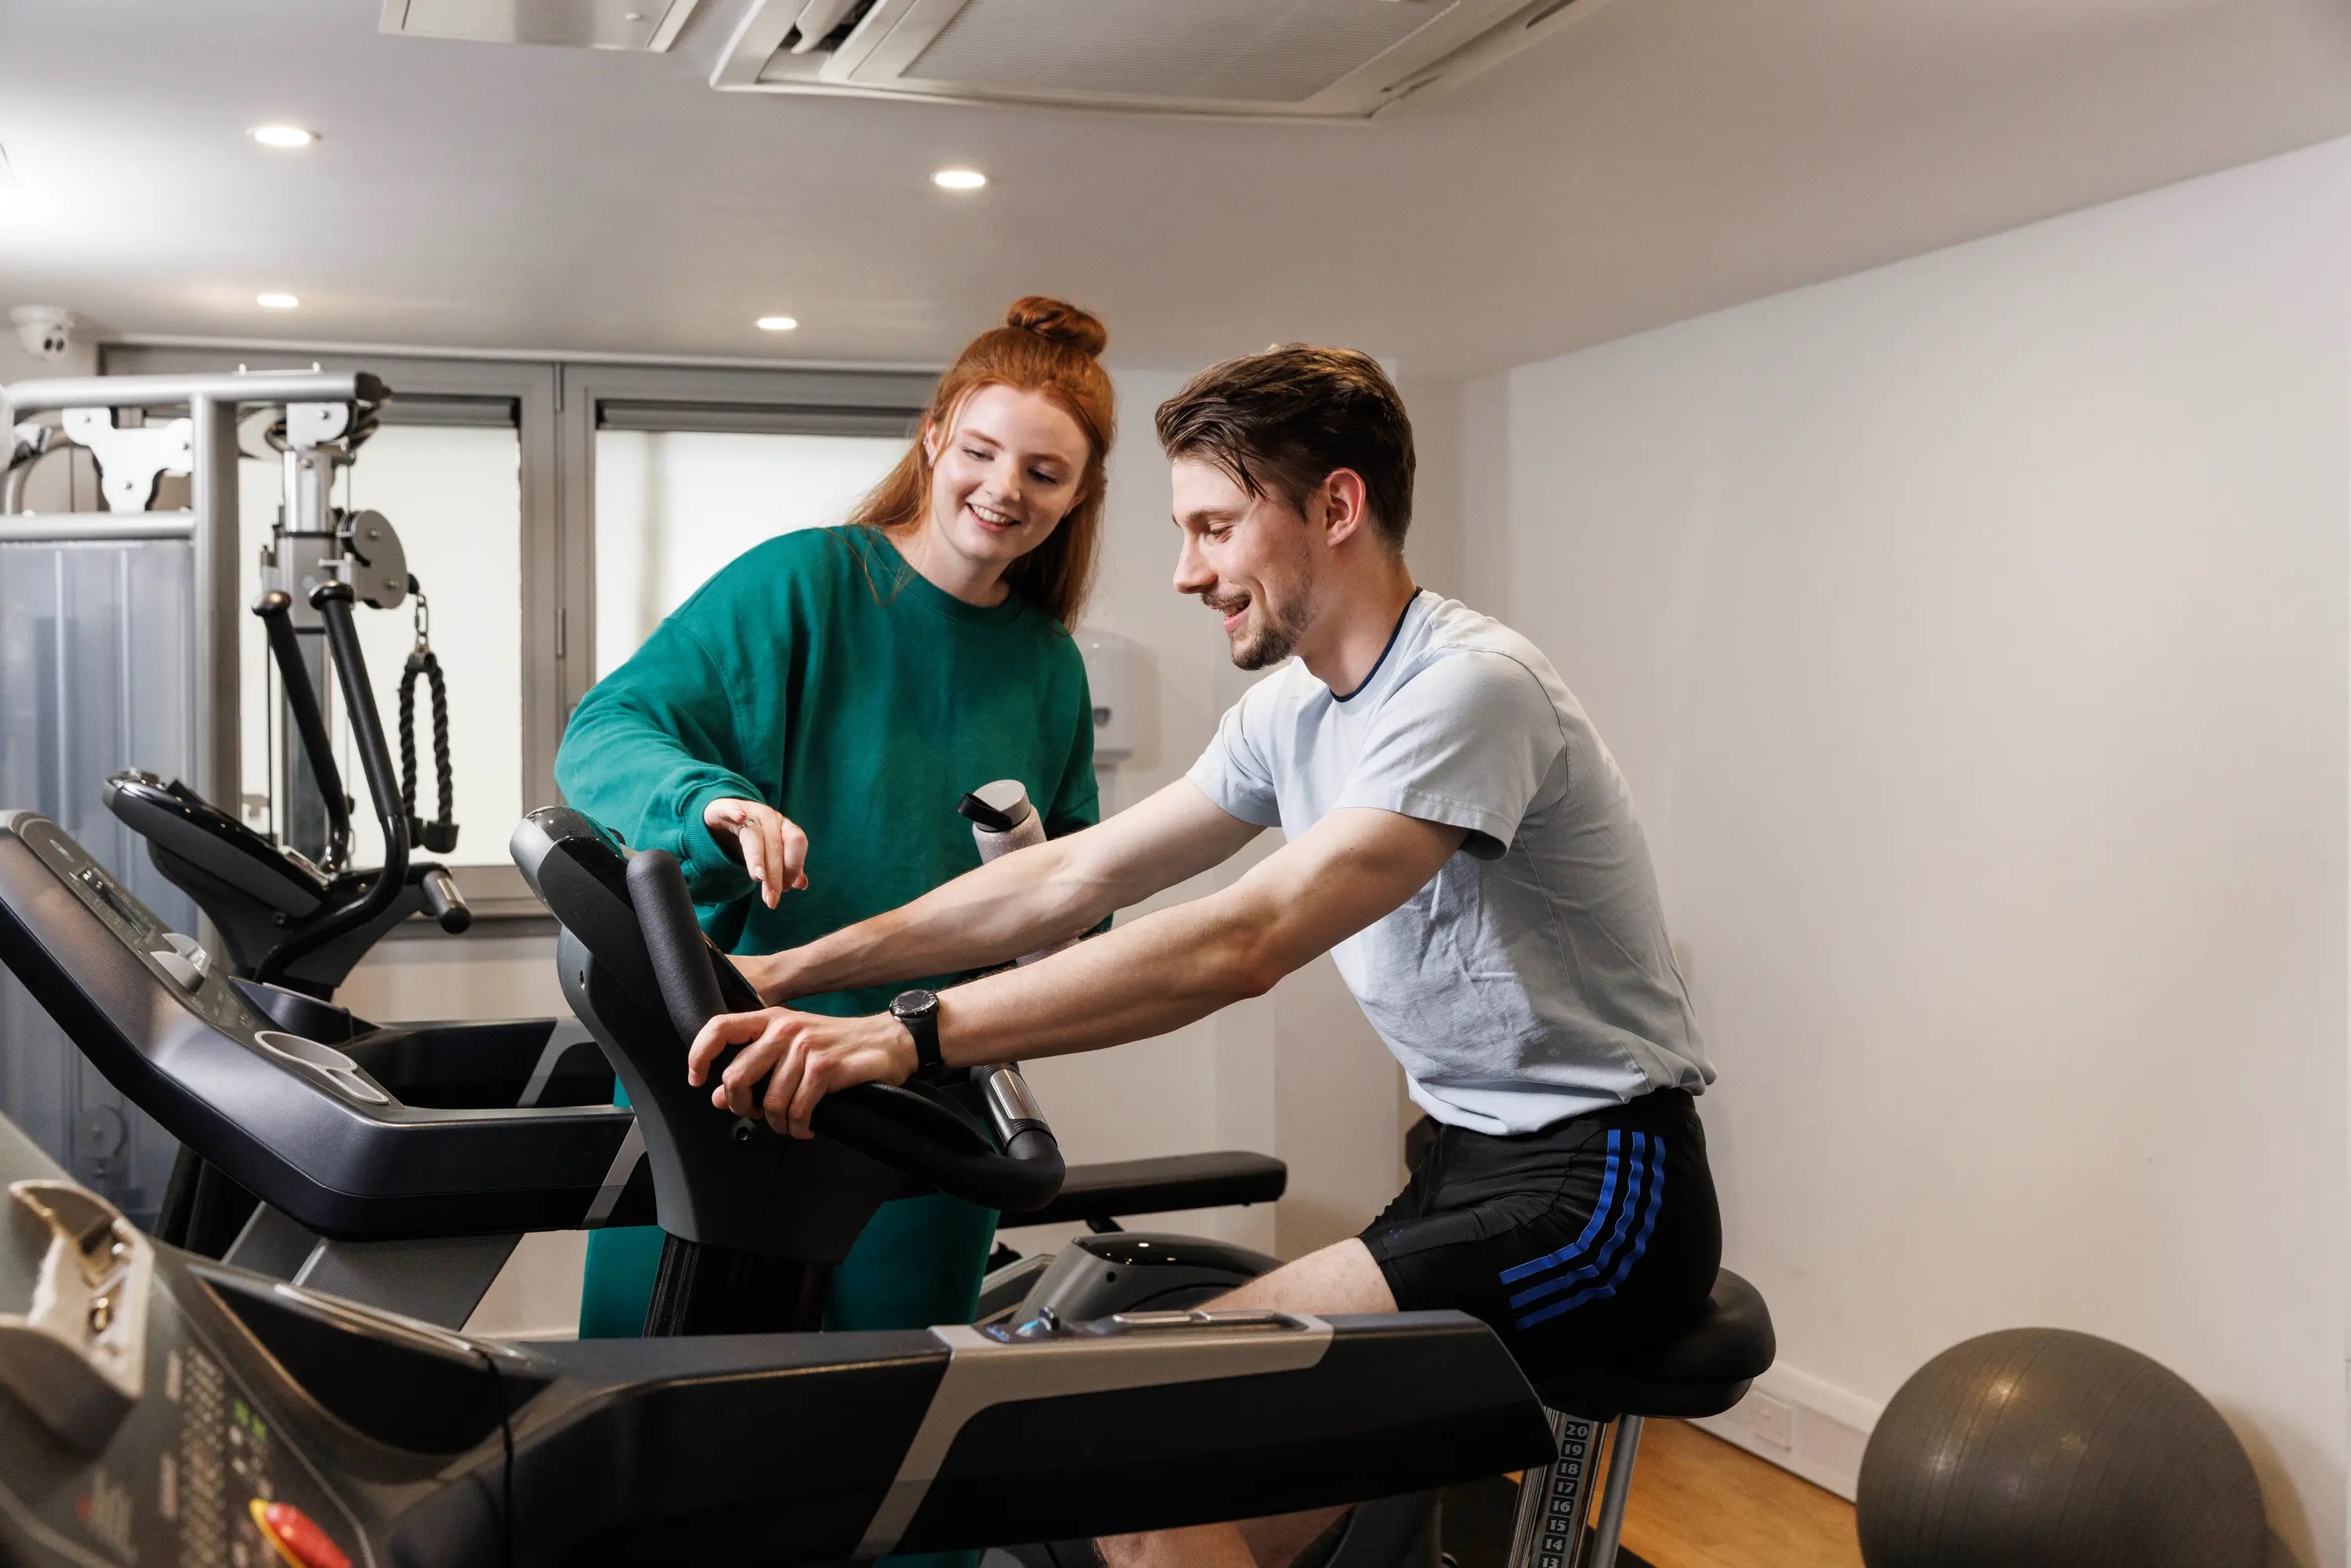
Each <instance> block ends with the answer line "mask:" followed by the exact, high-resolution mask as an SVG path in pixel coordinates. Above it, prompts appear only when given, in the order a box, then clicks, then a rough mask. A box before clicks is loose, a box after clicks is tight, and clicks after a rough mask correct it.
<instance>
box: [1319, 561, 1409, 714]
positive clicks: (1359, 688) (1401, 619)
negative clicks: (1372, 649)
mask: <svg viewBox="0 0 2351 1568" xmlns="http://www.w3.org/2000/svg"><path fill="white" fill-rule="evenodd" d="M1426 592H1427V590H1426V589H1425V588H1416V589H1415V590H1413V594H1412V597H1411V598H1410V599H1407V600H1405V601H1404V608H1403V609H1402V610H1399V611H1397V612H1396V623H1395V627H1394V628H1393V629H1392V630H1391V631H1390V632H1388V641H1387V645H1386V646H1385V647H1384V648H1382V649H1381V650H1380V656H1379V657H1378V658H1376V659H1374V660H1373V661H1372V667H1371V668H1370V669H1368V670H1366V671H1364V678H1363V679H1362V680H1360V681H1357V682H1356V683H1355V689H1354V690H1353V691H1352V692H1348V693H1345V694H1343V695H1342V694H1341V693H1338V692H1332V694H1331V700H1332V701H1333V702H1343V703H1346V702H1353V701H1354V700H1355V699H1356V698H1357V697H1359V696H1362V695H1364V692H1365V691H1366V690H1368V689H1369V688H1370V686H1371V684H1372V683H1373V682H1374V681H1375V680H1377V679H1379V674H1380V666H1381V665H1383V664H1386V663H1387V662H1388V655H1389V654H1390V653H1394V652H1395V645H1396V639H1397V638H1399V637H1401V636H1403V635H1404V623H1405V617H1407V616H1409V615H1410V614H1411V613H1412V607H1413V606H1414V605H1416V604H1417V603H1419V602H1420V596H1421V595H1422V594H1424V593H1426Z"/></svg>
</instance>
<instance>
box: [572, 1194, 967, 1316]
mask: <svg viewBox="0 0 2351 1568" xmlns="http://www.w3.org/2000/svg"><path fill="white" fill-rule="evenodd" d="M995 1240H996V1211H995V1210H994V1209H992V1208H982V1207H979V1206H978V1205H977V1204H975V1203H966V1202H965V1201H964V1200H963V1199H962V1198H959V1197H947V1196H946V1195H945V1194H944V1193H933V1194H932V1195H931V1196H930V1197H907V1198H901V1199H899V1200H898V1201H897V1202H895V1203H885V1204H883V1206H882V1207H880V1208H879V1209H877V1210H876V1211H875V1212H874V1215H873V1218H872V1219H870V1220H868V1221H866V1223H865V1228H864V1230H862V1232H860V1233H859V1235H858V1238H857V1244H856V1245H855V1246H854V1247H852V1248H851V1249H849V1256H848V1257H847V1258H846V1259H844V1260H842V1261H841V1267H840V1268H838V1269H836V1270H833V1273H832V1293H831V1296H830V1297H828V1298H827V1299H826V1301H825V1304H824V1326H825V1327H826V1328H828V1329H921V1328H928V1327H930V1326H931V1325H932V1324H933V1323H967V1322H971V1315H972V1313H973V1312H977V1310H978V1308H979V1279H980V1276H981V1275H982V1274H983V1273H985V1272H986V1271H987V1253H988V1249H989V1248H990V1247H991V1246H993V1245H994V1243H995ZM661 1250H662V1233H661V1230H660V1228H658V1227H656V1226H652V1225H632V1226H628V1227H625V1228H618V1229H611V1230H591V1231H590V1232H589V1233H588V1277H587V1279H586V1281H584V1283H583V1285H582V1288H581V1290H580V1338H581V1339H634V1338H635V1337H636V1336H637V1335H638V1334H640V1333H643V1332H644V1326H645V1308H646V1306H647V1305H648V1304H649V1303H650V1302H651V1301H653V1271H654V1270H655V1269H656V1268H657V1267H658V1266H659V1265H660V1263H661Z"/></svg>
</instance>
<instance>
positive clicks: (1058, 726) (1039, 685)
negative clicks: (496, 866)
mask: <svg viewBox="0 0 2351 1568" xmlns="http://www.w3.org/2000/svg"><path fill="white" fill-rule="evenodd" d="M555 777H556V782H557V783H558V784H559V785H560V786H561V787H562V789H563V793H564V797H565V799H567V800H569V802H570V803H571V804H572V805H573V806H575V807H577V808H579V809H580V810H582V811H584V812H586V813H587V814H588V815H589V816H590V817H593V818H595V819H596V820H597V821H600V822H601V823H603V824H604V825H605V826H606V827H609V828H611V829H612V830H613V831H616V832H618V833H620V834H621V836H622V838H624V839H626V840H627V841H628V842H629V844H630V845H631V846H632V848H636V849H664V850H667V851H669V852H671V853H673V854H674V855H676V856H677V858H678V862H679V863H680V864H681V865H682V866H683V867H684V872H685V880H686V885H687V886H688V887H689V888H691V889H692V890H693V893H694V896H695V902H696V904H698V905H699V906H700V914H701V917H702V924H703V928H704V929H705V930H706V931H708V932H709V933H710V935H711V937H712V939H713V940H715V941H716V942H717V943H718V945H719V946H722V947H725V948H726V949H728V950H729V951H731V952H736V953H768V952H774V951H776V950H778V949H779V948H784V947H790V946H798V945H799V944H801V943H803V942H808V941H810V940H812V939H813V938H815V937H818V936H823V935H825V934H826V933H828V932H831V931H833V930H836V929H838V928H840V927H841V926H843V925H850V924H852V922H855V921H858V920H862V919H864V918H866V917H867V916H868V915H878V914H881V913H882V912H883V911H884V910H889V909H894V908H896V907H897V906H898V905H900V904H904V903H905V902H907V901H908V900H909V899H913V898H916V897H919V896H920V895H922V894H925V893H927V892H929V891H930V890H931V889H932V888H935V887H936V886H938V885H939V884H940V883H945V882H946V881H948V880H950V879H952V878H954V877H956V876H958V875H960V874H962V873H965V872H967V871H969V870H971V869H972V868H973V867H975V866H977V864H978V863H979V852H978V849H977V846H976V845H975V844H974V843H973V841H972V836H971V824H970V823H969V822H967V821H965V820H964V819H963V818H962V817H961V816H959V815H957V814H956V809H955V808H956V801H957V800H961V799H962V798H963V795H964V793H965V792H966V791H967V790H970V789H977V788H978V787H979V786H981V785H983V784H986V783H988V782H989V781H991V780H993V779H1019V780H1020V782H1021V783H1022V784H1024V785H1026V786H1027V787H1028V790H1029V799H1030V800H1034V801H1036V802H1037V806H1038V809H1039V810H1040V811H1042V812H1044V814H1045V831H1047V832H1048V833H1050V834H1055V835H1058V834H1061V833H1065V832H1069V831H1072V830H1074V829H1077V828H1081V827H1084V826H1086V825H1087V824H1089V823H1092V822H1093V821H1097V820H1098V819H1099V817H1100V815H1101V809H1100V806H1099V803H1098V800H1097V797H1096V794H1095V790H1094V774H1093V718H1092V706H1091V702H1090V699H1089V697H1088V695H1087V692H1086V674H1085V666H1084V664H1083V663H1082V662H1081V659H1080V658H1079V655H1078V647H1077V643H1075V641H1074V640H1072V639H1071V636H1070V635H1069V633H1068V632H1065V631H1064V630H1063V629H1062V628H1061V625H1060V624H1059V623H1058V622H1055V621H1054V620H1053V619H1052V618H1051V617H1050V616H1049V615H1046V614H1044V613H1043V612H1040V611H1039V610H1037V609H1035V608H1034V607H1032V606H1031V605H1029V603H1028V601H1025V600H1023V599H1022V598H1021V597H1020V596H1019V594H1017V593H1016V594H1013V595H1011V596H1010V597H1008V598H1007V599H1006V600H1005V601H1004V602H1003V603H1002V604H999V605H997V606H995V607H994V608H991V609H981V608H979V607H978V606H976V605H971V604H966V603H964V602H963V601H961V600H959V599H956V597H955V596H954V595H952V594H949V593H947V592H946V591H943V590H941V589H939V588H937V587H935V586H934V585H933V584H931V583H930V582H929V581H927V580H925V579H924V578H923V577H922V576H921V575H919V574H918V573H916V572H915V571H914V569H913V568H912V567H910V566H908V565H907V564H906V562H905V559H904V557H902V556H901V555H899V553H898V551H897V549H895V548H894V547H893V546H892V545H891V543H890V542H889V540H888V539H887V538H884V537H883V535H881V534H880V533H879V532H877V531H875V530H872V529H870V528H807V529H802V530H800V531H799V532H796V533H789V534H785V535H782V536H780V537H779V538H772V539H769V540H768V542H767V543H765V544H762V545H759V546H758V547H757V548H756V549H750V550H747V551H746V552H745V553H744V554H743V555H742V556H741V557H739V558H738V559H736V560H735V561H734V562H733V563H732V564H730V565H729V566H727V567H726V569H725V570H722V571H720V572H719V573H718V574H717V575H716V577H713V578H712V579H711V580H709V581H708V582H706V583H705V584H703V586H702V587H701V589H700V590H698V591H696V592H695V595H694V597H693V598H691V599H689V600H687V601H685V603H684V605H682V606H680V607H679V609H678V610H677V612H675V613H674V614H673V615H671V616H670V617H669V619H667V620H666V621H664V622H662V623H661V626H660V627H659V629H658V630H656V631H655V632H653V635H652V636H651V637H649V638H647V639H646V640H645V643H644V645H643V647H642V648H640V649H638V650H637V652H636V653H634V654H633V655H632V657H631V658H630V659H629V662H628V663H627V664H623V665H622V666H621V667H620V668H619V669H617V670H615V671H613V672H612V673H611V674H609V675H607V676H605V677H604V679H603V680H602V681H601V682H599V683H598V684H597V685H596V687H595V689H594V690H593V691H590V693H589V694H588V695H587V696H586V697H585V698H583V699H582V700H581V702H580V706H579V707H578V708H577V709H576V710H574V711H573V713H572V716H571V723H570V725H569V727H568V728H567V729H566V731H565V732H564V737H563V747H562V749H561V750H560V751H559V752H558V753H557V755H556V759H555ZM730 796H731V797H735V798H738V799H741V800H764V801H766V802H767V803H768V805H770V806H773V807H775V808H776V809H777V810H779V811H781V812H783V813H784V815H786V816H787V817H789V818H790V819H791V820H792V821H795V822H797V823H799V826H800V828H801V830H802V831H805V832H806V833H807V834H808V838H809V853H808V865H807V872H808V879H809V885H808V886H807V887H806V888H804V889H802V890H800V891H799V892H797V893H787V894H784V895H783V899H782V902H781V904H779V905H778V907H777V908H774V909H769V908H768V907H767V905H766V904H763V903H761V902H760V900H759V898H758V894H757V893H756V892H755V891H754V884H753V883H752V881H751V879H750V876H749V875H748V874H747V873H746V872H745V871H744V870H743V868H742V867H741V866H740V865H738V864H737V863H736V862H735V861H734V860H732V859H730V858H729V857H728V856H727V854H726V852H725V851H724V850H722V849H720V848H719V846H718V844H717V842H716V841H715V840H714V839H713V838H712V837H711V834H710V831H709V830H708V829H707V828H705V826H704V825H703V821H702V812H703V809H704V808H705V807H706V806H707V805H709V803H710V802H711V801H713V800H719V799H722V798H726V797H730ZM932 978H933V979H934V980H935V981H944V980H946V979H947V978H950V977H946V976H938V977H932ZM902 988H903V987H902V986H900V985H887V986H876V987H869V988H864V989H862V990H857V991H845V992H838V993H834V994H832V995H829V996H823V997H812V998H803V999H802V1000H801V1001H800V1003H799V1005H800V1006H802V1007H804V1008H806V1009H809V1010H810V1011H815V1012H828V1013H837V1014H849V1013H867V1012H875V1011H878V1010H880V1009H882V1008H883V1007H885V1006H886V1005H888V1002H889V999H890V998H891V997H892V996H893V995H895V994H896V993H897V992H898V991H899V990H900V989H902Z"/></svg>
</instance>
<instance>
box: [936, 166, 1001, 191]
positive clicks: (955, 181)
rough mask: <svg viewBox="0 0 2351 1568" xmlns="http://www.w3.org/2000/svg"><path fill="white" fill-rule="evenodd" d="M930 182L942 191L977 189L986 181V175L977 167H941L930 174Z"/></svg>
mask: <svg viewBox="0 0 2351 1568" xmlns="http://www.w3.org/2000/svg"><path fill="white" fill-rule="evenodd" d="M931 183H932V184H934V185H936V186H937V187H938V188H939V189H940V190H942V191H977V190H978V189H979V188H980V187H981V186H982V185H985V184H987V175H985V174H983V173H981V172H979V171H978V170H977V169H942V170H940V171H939V172H937V173H935V174H934V175H932V176H931Z"/></svg>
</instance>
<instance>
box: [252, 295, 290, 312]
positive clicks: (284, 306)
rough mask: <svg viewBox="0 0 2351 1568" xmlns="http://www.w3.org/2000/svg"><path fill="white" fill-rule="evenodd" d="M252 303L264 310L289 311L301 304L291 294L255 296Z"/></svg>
mask: <svg viewBox="0 0 2351 1568" xmlns="http://www.w3.org/2000/svg"><path fill="white" fill-rule="evenodd" d="M253 302H254V303H255V304H256V305H258V306H260V307H261V308H263V309H265V310H291V309H293V308H294V307H296V306H297V305H299V304H301V303H302V302H301V301H300V300H299V299H297V298H294V296H292V295H291V294H256V295H255V296H254V297H253Z"/></svg>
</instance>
